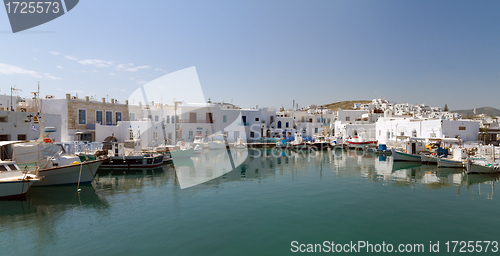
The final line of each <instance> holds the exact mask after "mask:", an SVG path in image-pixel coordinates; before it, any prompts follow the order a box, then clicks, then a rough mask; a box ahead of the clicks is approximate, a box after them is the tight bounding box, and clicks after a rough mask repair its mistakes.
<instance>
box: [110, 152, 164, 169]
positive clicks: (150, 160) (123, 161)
mask: <svg viewBox="0 0 500 256" xmlns="http://www.w3.org/2000/svg"><path fill="white" fill-rule="evenodd" d="M164 157H165V156H164V155H157V156H154V157H146V156H125V157H122V156H113V157H110V158H109V159H107V160H106V161H105V162H104V163H103V164H102V165H101V166H100V168H101V169H148V168H155V167H158V166H161V165H162V164H163V158H164Z"/></svg>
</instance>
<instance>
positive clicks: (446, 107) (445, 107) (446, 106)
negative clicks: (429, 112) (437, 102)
mask: <svg viewBox="0 0 500 256" xmlns="http://www.w3.org/2000/svg"><path fill="white" fill-rule="evenodd" d="M443 111H445V112H448V111H450V109H449V108H448V104H444V109H443Z"/></svg>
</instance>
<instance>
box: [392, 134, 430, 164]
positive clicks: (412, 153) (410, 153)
mask: <svg viewBox="0 0 500 256" xmlns="http://www.w3.org/2000/svg"><path fill="white" fill-rule="evenodd" d="M421 140H422V139H418V138H410V139H409V140H408V141H407V142H406V150H405V151H404V152H403V151H398V150H396V149H395V148H392V159H393V161H408V162H422V157H421V156H420V152H423V151H425V150H426V149H425V146H424V143H423V142H422V141H421Z"/></svg>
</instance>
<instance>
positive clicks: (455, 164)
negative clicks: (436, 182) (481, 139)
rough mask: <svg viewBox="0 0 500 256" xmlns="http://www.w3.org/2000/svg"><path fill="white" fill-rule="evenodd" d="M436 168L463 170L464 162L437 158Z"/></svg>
mask: <svg viewBox="0 0 500 256" xmlns="http://www.w3.org/2000/svg"><path fill="white" fill-rule="evenodd" d="M436 159H437V166H438V167H439V168H464V167H465V165H464V162H463V161H460V160H453V159H448V158H444V157H437V158H436Z"/></svg>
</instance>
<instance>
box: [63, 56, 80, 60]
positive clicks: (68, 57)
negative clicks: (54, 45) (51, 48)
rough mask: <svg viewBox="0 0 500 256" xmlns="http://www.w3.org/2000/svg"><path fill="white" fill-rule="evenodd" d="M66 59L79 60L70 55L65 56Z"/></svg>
mask: <svg viewBox="0 0 500 256" xmlns="http://www.w3.org/2000/svg"><path fill="white" fill-rule="evenodd" d="M64 58H66V59H68V60H78V58H76V57H73V56H70V55H65V56H64Z"/></svg>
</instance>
